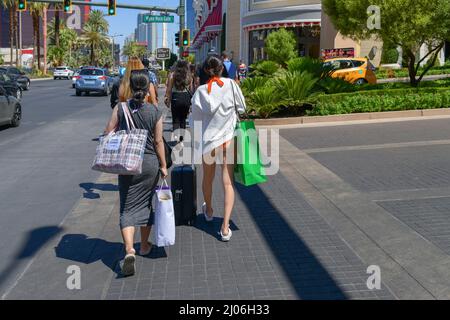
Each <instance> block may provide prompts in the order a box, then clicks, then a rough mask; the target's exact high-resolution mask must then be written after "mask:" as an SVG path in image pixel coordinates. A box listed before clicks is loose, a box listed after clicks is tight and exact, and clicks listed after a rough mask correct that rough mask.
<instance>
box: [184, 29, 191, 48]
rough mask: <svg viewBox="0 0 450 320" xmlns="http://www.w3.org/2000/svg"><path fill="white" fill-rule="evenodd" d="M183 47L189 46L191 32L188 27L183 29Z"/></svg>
mask: <svg viewBox="0 0 450 320" xmlns="http://www.w3.org/2000/svg"><path fill="white" fill-rule="evenodd" d="M182 36H183V38H182V39H183V47H189V46H190V45H191V32H190V31H189V29H184V30H183V34H182Z"/></svg>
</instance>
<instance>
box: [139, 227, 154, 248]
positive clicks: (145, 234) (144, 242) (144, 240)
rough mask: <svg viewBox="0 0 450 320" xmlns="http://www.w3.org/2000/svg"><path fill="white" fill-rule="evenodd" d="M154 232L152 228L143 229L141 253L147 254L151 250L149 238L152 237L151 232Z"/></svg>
mask: <svg viewBox="0 0 450 320" xmlns="http://www.w3.org/2000/svg"><path fill="white" fill-rule="evenodd" d="M151 231H152V226H147V227H141V251H143V252H146V251H148V250H149V249H150V246H151V245H150V244H149V242H148V238H149V237H150V232H151Z"/></svg>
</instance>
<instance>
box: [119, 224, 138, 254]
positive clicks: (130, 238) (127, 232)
mask: <svg viewBox="0 0 450 320" xmlns="http://www.w3.org/2000/svg"><path fill="white" fill-rule="evenodd" d="M121 232H122V238H123V242H124V244H125V252H126V253H127V254H135V253H136V251H135V250H134V227H126V228H123V229H122V230H121Z"/></svg>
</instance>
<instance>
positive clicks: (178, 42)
mask: <svg viewBox="0 0 450 320" xmlns="http://www.w3.org/2000/svg"><path fill="white" fill-rule="evenodd" d="M175 45H176V46H177V47H179V46H180V33H179V32H177V33H175Z"/></svg>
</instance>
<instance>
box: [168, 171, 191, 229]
mask: <svg viewBox="0 0 450 320" xmlns="http://www.w3.org/2000/svg"><path fill="white" fill-rule="evenodd" d="M196 178H197V175H196V170H195V167H193V166H191V165H181V166H177V167H174V168H173V169H172V172H171V189H172V195H173V206H174V209H175V225H177V226H180V225H188V226H192V225H193V224H194V223H195V219H196V217H197V179H196Z"/></svg>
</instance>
